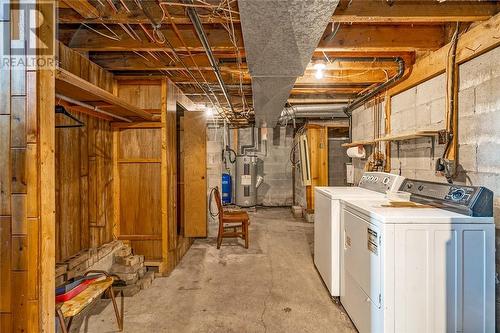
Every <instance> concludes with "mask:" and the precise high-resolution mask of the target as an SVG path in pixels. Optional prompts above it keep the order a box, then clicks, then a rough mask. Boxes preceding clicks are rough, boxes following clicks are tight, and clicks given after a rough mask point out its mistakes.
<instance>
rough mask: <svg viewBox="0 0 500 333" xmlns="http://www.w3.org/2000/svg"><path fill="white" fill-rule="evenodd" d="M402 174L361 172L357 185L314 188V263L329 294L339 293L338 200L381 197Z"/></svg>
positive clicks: (339, 209)
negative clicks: (362, 173) (361, 175)
mask: <svg viewBox="0 0 500 333" xmlns="http://www.w3.org/2000/svg"><path fill="white" fill-rule="evenodd" d="M403 179H404V178H403V177H401V176H397V175H394V174H390V173H383V172H365V173H364V175H363V177H361V180H360V182H359V186H358V187H315V194H314V198H315V199H314V264H315V265H316V268H317V270H318V272H319V274H320V276H321V278H322V279H323V281H324V283H325V285H326V287H327V288H328V291H329V292H330V295H332V296H336V297H338V296H340V272H341V268H340V267H341V262H340V260H341V256H340V254H341V244H342V243H341V227H340V218H341V212H342V210H341V200H344V199H346V198H383V197H384V196H385V192H386V191H388V190H391V191H396V190H398V189H399V187H400V185H401V183H402V182H403Z"/></svg>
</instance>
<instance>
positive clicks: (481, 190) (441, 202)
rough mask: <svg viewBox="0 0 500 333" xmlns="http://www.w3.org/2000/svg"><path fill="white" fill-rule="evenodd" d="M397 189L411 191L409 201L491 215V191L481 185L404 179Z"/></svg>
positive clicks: (464, 212)
mask: <svg viewBox="0 0 500 333" xmlns="http://www.w3.org/2000/svg"><path fill="white" fill-rule="evenodd" d="M399 190H400V191H405V192H409V193H411V199H410V200H411V201H415V202H421V203H426V204H431V205H434V206H436V207H439V208H443V209H448V210H451V211H456V212H459V213H462V214H466V215H470V216H493V192H491V191H490V190H488V189H487V188H485V187H482V186H466V185H455V184H446V183H435V182H429V181H424V180H414V179H406V180H405V181H404V182H403V184H402V185H401V188H400V189H399Z"/></svg>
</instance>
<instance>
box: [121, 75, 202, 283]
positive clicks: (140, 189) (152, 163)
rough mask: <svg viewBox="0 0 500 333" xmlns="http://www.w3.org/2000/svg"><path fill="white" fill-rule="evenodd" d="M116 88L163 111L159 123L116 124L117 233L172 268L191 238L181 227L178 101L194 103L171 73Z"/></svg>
mask: <svg viewBox="0 0 500 333" xmlns="http://www.w3.org/2000/svg"><path fill="white" fill-rule="evenodd" d="M117 92H118V96H120V97H121V98H123V99H124V100H126V101H127V102H128V103H130V104H132V105H135V106H138V107H140V108H142V109H146V110H149V111H150V112H152V113H159V114H161V123H138V124H133V125H130V124H115V125H114V129H115V133H114V137H115V139H116V140H115V150H116V152H117V153H116V159H115V161H114V166H115V172H114V174H115V176H114V177H115V179H117V178H119V181H118V182H117V183H116V188H115V193H119V195H117V196H115V206H117V207H119V209H116V210H115V234H116V235H117V236H118V238H119V239H123V240H128V241H130V243H131V245H132V248H133V249H134V251H135V252H136V253H139V254H143V255H145V256H146V258H147V259H148V260H156V261H159V262H161V263H162V266H161V267H162V268H161V269H162V273H164V274H168V273H169V272H171V271H172V270H173V269H174V267H175V266H176V265H177V263H178V262H179V261H180V258H182V256H183V255H184V254H185V253H186V251H187V250H188V249H189V246H190V245H191V244H192V239H191V238H184V237H183V236H182V235H179V233H178V218H180V217H179V216H178V205H179V204H180V201H179V195H178V193H177V190H178V189H177V185H178V184H177V182H178V178H177V172H178V163H179V161H178V156H177V145H178V141H177V103H182V104H183V105H184V106H185V107H186V108H190V109H192V108H193V105H192V104H191V102H190V101H189V100H188V99H187V98H186V97H185V96H184V95H183V94H182V92H181V91H180V90H179V89H178V88H177V87H176V86H175V85H174V84H173V83H172V82H171V81H169V80H167V79H163V80H159V81H140V82H139V81H138V82H136V81H120V82H119V83H118V85H117ZM138 179H140V181H138ZM137 203H139V204H137ZM181 209H182V208H181Z"/></svg>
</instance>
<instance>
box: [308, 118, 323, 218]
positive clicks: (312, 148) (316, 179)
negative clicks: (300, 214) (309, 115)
mask: <svg viewBox="0 0 500 333" xmlns="http://www.w3.org/2000/svg"><path fill="white" fill-rule="evenodd" d="M307 142H308V145H309V161H310V168H311V185H310V186H307V188H306V198H307V209H314V187H315V186H328V131H327V128H326V127H325V126H319V125H308V126H307Z"/></svg>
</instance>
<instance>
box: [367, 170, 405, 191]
mask: <svg viewBox="0 0 500 333" xmlns="http://www.w3.org/2000/svg"><path fill="white" fill-rule="evenodd" d="M403 180H404V177H402V176H398V175H394V174H392V173H385V172H365V173H364V174H363V176H362V177H361V180H360V181H359V187H362V188H366V189H368V190H372V191H375V192H380V193H385V192H386V191H397V190H398V189H399V187H400V186H401V183H402V182H403Z"/></svg>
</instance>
